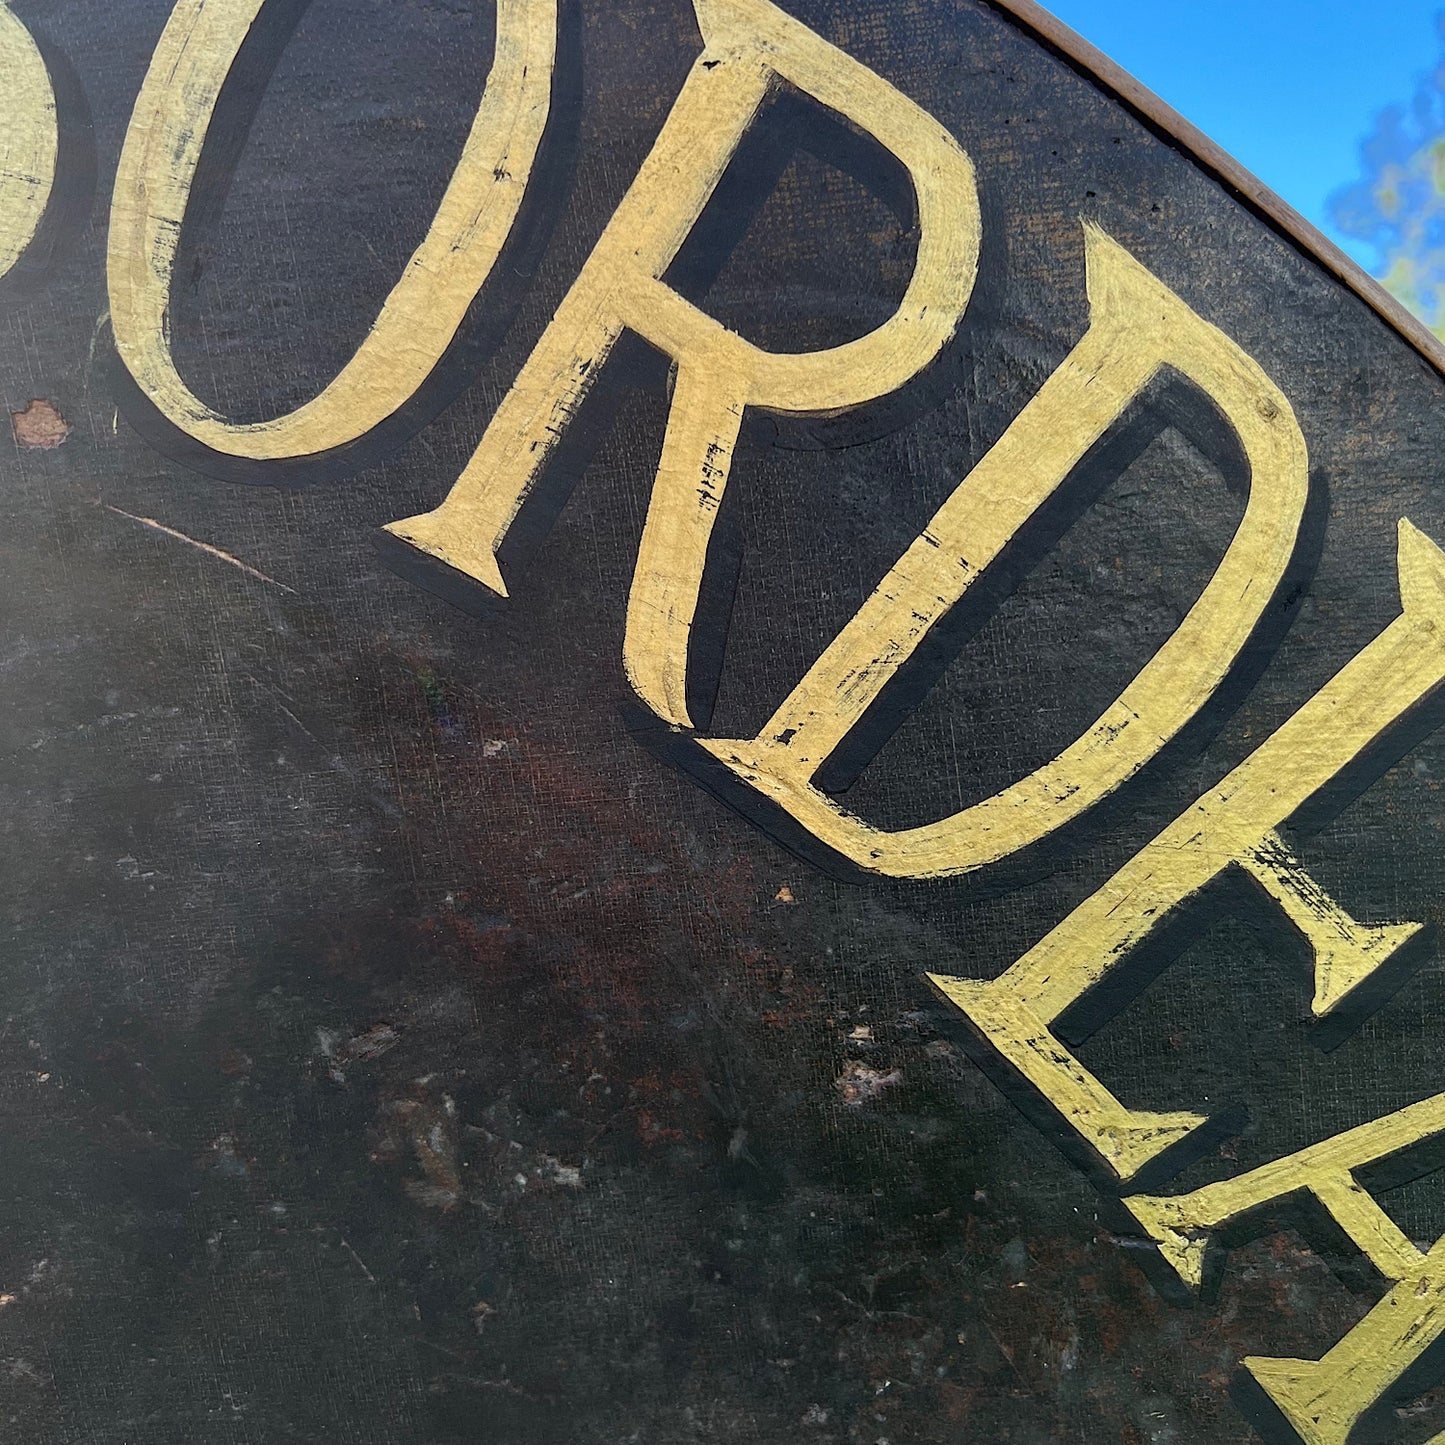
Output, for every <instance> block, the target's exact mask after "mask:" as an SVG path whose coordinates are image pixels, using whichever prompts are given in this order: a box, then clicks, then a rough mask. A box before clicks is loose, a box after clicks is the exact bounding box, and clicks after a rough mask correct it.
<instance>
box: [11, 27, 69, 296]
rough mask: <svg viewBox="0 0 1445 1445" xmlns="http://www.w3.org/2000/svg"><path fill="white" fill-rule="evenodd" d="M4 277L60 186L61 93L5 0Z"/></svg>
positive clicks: (33, 43) (32, 234)
mask: <svg viewBox="0 0 1445 1445" xmlns="http://www.w3.org/2000/svg"><path fill="white" fill-rule="evenodd" d="M0 96H4V98H5V99H4V103H3V107H0V276H3V275H4V274H5V273H6V272H7V271H9V270H10V268H11V267H12V266H14V264H15V263H16V262H17V261H18V260H19V259H20V256H21V253H22V252H23V251H24V250H25V248H26V247H27V246H28V245H29V244H30V242H31V241H32V240H33V239H34V236H35V231H36V228H37V227H38V226H39V225H40V218H41V217H42V216H43V215H44V214H45V206H46V203H47V202H48V201H49V199H50V192H51V188H52V187H53V186H54V184H55V162H56V156H57V154H58V151H59V146H60V138H59V130H58V123H57V121H56V114H55V93H54V91H53V89H52V88H51V84H50V74H49V72H48V71H47V70H46V68H45V61H44V59H43V58H42V56H41V54H40V51H39V50H38V49H36V46H35V41H34V40H32V39H31V37H30V32H29V31H28V30H27V29H26V28H25V27H24V26H23V25H22V24H21V23H20V21H19V20H18V19H16V17H15V15H14V14H13V13H12V11H11V10H10V8H9V7H8V6H7V5H5V4H4V3H3V0H0Z"/></svg>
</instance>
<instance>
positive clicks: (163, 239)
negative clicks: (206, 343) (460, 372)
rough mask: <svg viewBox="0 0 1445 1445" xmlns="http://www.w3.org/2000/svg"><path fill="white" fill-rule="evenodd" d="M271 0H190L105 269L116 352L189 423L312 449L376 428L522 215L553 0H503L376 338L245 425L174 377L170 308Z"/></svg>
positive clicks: (127, 154) (256, 451)
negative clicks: (470, 106) (189, 210)
mask: <svg viewBox="0 0 1445 1445" xmlns="http://www.w3.org/2000/svg"><path fill="white" fill-rule="evenodd" d="M265 4H266V0H180V3H179V4H178V5H177V6H176V8H175V10H174V11H173V12H172V13H171V18H170V20H169V21H168V22H167V24H166V28H165V31H164V33H163V34H162V36H161V39H160V44H159V45H158V46H157V47H156V52H155V55H154V57H153V58H152V60H151V64H150V69H149V70H148V72H147V73H146V77H145V81H144V83H143V84H142V86H141V91H140V95H139V97H138V98H137V101H136V106H135V111H134V113H133V115H132V117H131V122H130V128H129V129H128V131H127V132H126V138H125V145H124V148H123V150H122V152H121V159H120V167H119V170H118V172H117V175H116V185H115V198H114V201H113V203H112V207H111V218H110V245H109V257H108V271H109V284H110V314H111V325H112V327H113V329H114V332H115V342H116V349H117V351H118V352H119V353H120V357H121V359H122V360H123V361H124V362H125V364H126V366H127V367H128V368H129V370H130V373H131V375H132V376H133V377H134V378H135V380H136V382H137V384H138V385H139V386H140V388H141V390H142V391H143V392H144V393H145V394H146V396H147V397H149V399H150V400H151V402H152V403H153V404H154V405H155V406H156V407H157V408H158V409H159V410H160V412H161V413H162V414H163V415H164V416H165V417H166V418H167V419H168V420H170V421H171V422H172V423H174V424H175V425H176V426H178V427H180V428H181V430H183V431H184V432H186V433H187V434H188V435H190V436H192V437H194V438H195V439H196V440H197V441H200V442H203V443H204V444H205V445H207V446H209V447H211V448H212V449H214V450H215V451H218V452H222V453H225V454H226V455H227V456H233V457H244V458H248V459H251V460H256V461H274V460H279V459H282V458H291V457H301V456H311V455H315V454H316V453H318V452H324V451H329V450H330V449H332V448H334V447H338V446H343V445H345V444H347V443H348V442H352V441H355V440H356V439H357V438H358V437H361V436H364V435H365V434H366V433H367V432H369V431H371V430H372V428H374V427H375V426H377V425H378V424H379V423H381V422H383V421H385V420H386V418H387V417H389V416H390V415H391V414H392V413H393V412H395V411H396V410H397V409H398V408H399V407H401V406H402V405H403V404H404V403H405V402H406V401H407V400H408V399H409V398H410V397H411V396H412V395H413V394H414V393H415V392H416V390H417V388H418V387H420V386H421V384H422V383H423V382H424V381H425V380H426V379H427V377H428V376H429V375H430V373H431V371H432V370H433V368H434V367H435V366H436V363H437V362H438V360H439V359H440V358H441V356H442V354H443V353H444V352H445V350H446V348H447V346H448V345H449V344H450V343H451V341H452V339H453V337H454V336H455V335H456V332H457V328H458V327H459V326H460V324H461V321H462V318H463V316H464V315H465V313H466V310H467V307H468V306H469V305H470V304H471V301H472V299H473V297H475V296H476V294H477V292H478V291H479V290H480V289H481V288H482V285H483V284H484V283H485V281H486V280H487V277H488V276H489V275H490V274H491V271H492V268H493V266H494V265H495V263H496V260H497V257H498V255H499V254H500V252H501V250H502V246H503V244H504V243H505V241H506V239H507V236H508V234H509V233H510V231H511V229H512V225H513V223H514V222H515V220H516V217H517V212H518V209H519V208H520V206H521V203H522V197H523V194H524V192H525V191H526V187H527V181H528V178H529V177H530V175H531V172H532V166H533V163H534V161H535V159H536V156H537V151H538V147H539V146H540V144H541V140H542V133H543V131H544V130H545V128H546V124H547V117H548V113H549V110H550V107H551V77H552V68H553V63H554V60H555V55H556V43H557V11H556V0H498V3H497V29H496V34H497V38H496V53H495V58H494V61H493V64H492V69H491V73H490V74H489V76H488V77H487V83H486V89H485V91H484V93H483V96H482V101H481V105H480V107H479V109H478V111H477V115H476V119H475V121H474V123H473V125H472V128H471V133H470V135H469V136H468V138H467V142H466V145H465V147H464V149H463V151H462V157H461V160H460V162H459V163H458V165H457V168H456V171H455V173H454V175H453V176H452V179H451V182H450V184H449V185H448V187H447V190H446V193H445V195H444V196H443V197H442V202H441V206H440V208H439V209H438V211H437V214H436V217H435V219H434V220H433V222H432V226H431V229H430V230H429V231H428V232H427V235H426V238H425V239H424V240H423V241H422V243H421V245H420V246H419V247H418V248H417V250H416V252H415V254H414V255H413V256H412V258H411V260H410V261H409V262H408V263H407V267H406V270H405V272H404V273H403V274H402V277H401V279H400V280H399V281H398V282H397V284H396V286H395V287H394V288H393V290H392V292H391V294H390V296H388V297H387V300H386V303H385V305H384V306H383V307H382V309H381V312H380V314H379V315H378V317H377V319H376V322H375V324H374V325H373V326H372V328H371V331H370V333H369V334H368V335H367V337H366V339H365V340H364V341H363V342H362V343H361V346H360V347H359V348H358V349H357V352H356V354H355V355H354V356H353V357H352V358H351V360H350V361H349V362H348V363H347V364H346V366H345V367H344V368H343V369H342V370H341V372H340V373H339V374H338V375H337V376H336V377H335V378H334V380H333V381H332V382H331V384H330V385H329V386H327V387H326V388H325V390H324V391H322V392H321V393H320V394H319V395H318V396H316V397H315V398H313V399H312V400H311V401H310V402H308V403H306V405H304V406H302V407H300V408H298V409H297V410H296V411H293V412H291V413H289V414H288V415H286V416H282V417H277V418H275V419H274V420H271V421H264V422H254V423H244V424H241V423H235V422H232V421H229V420H228V419H227V418H226V417H224V416H221V415H219V414H218V413H217V412H215V411H213V410H211V408H210V407H208V406H206V404H205V403H204V402H202V401H201V400H200V399H199V398H198V397H197V396H195V394H194V393H193V392H192V391H191V390H190V388H189V387H188V386H187V385H186V383H185V382H184V381H183V380H182V379H181V376H180V374H179V372H178V371H177V370H176V365H175V360H174V358H173V356H172V354H171V346H170V326H169V308H170V295H171V286H172V281H173V271H174V268H175V259H176V248H177V245H178V243H179V240H180V235H181V226H182V224H183V221H184V218H185V213H186V207H187V204H188V202H189V200H190V196H191V188H192V184H193V182H194V180H195V175H196V168H197V165H198V164H199V162H200V158H201V151H202V148H203V146H204V144H205V140H206V133H207V130H208V128H209V126H210V124H211V120H212V118H213V116H214V113H215V109H216V104H217V101H218V99H219V97H220V93H221V89H222V87H223V85H224V84H225V82H226V78H227V76H228V75H229V73H230V71H231V68H232V66H233V64H234V63H235V59H236V55H237V52H238V51H239V50H240V48H241V46H242V44H243V43H244V42H245V40H246V38H247V36H248V34H249V33H250V32H251V30H252V27H253V26H254V25H255V24H256V22H257V20H258V18H259V17H260V15H261V11H262V9H263V7H264V6H265Z"/></svg>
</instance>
